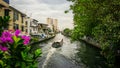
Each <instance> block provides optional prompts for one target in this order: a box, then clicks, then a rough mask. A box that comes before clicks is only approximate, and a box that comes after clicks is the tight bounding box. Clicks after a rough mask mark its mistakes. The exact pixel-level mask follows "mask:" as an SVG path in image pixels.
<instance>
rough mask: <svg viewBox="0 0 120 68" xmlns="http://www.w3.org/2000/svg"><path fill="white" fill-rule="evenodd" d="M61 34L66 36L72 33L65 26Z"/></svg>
mask: <svg viewBox="0 0 120 68" xmlns="http://www.w3.org/2000/svg"><path fill="white" fill-rule="evenodd" d="M63 35H65V36H67V37H71V35H72V30H70V29H69V28H66V29H64V30H63Z"/></svg>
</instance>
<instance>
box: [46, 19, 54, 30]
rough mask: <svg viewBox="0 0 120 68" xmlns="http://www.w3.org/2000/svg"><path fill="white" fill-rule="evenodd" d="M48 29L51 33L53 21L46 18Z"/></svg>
mask: <svg viewBox="0 0 120 68" xmlns="http://www.w3.org/2000/svg"><path fill="white" fill-rule="evenodd" d="M47 24H48V27H49V28H50V29H51V30H52V31H53V19H52V18H47Z"/></svg>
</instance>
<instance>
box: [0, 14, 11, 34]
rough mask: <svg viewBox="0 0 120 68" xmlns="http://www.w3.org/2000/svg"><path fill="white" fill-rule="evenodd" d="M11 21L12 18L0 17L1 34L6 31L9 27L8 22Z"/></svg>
mask: <svg viewBox="0 0 120 68" xmlns="http://www.w3.org/2000/svg"><path fill="white" fill-rule="evenodd" d="M9 20H10V16H4V17H2V16H0V27H1V28H0V33H1V32H3V30H4V29H6V28H7V27H8V22H9Z"/></svg>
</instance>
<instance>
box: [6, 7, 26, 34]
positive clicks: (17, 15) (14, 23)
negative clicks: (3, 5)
mask: <svg viewBox="0 0 120 68" xmlns="http://www.w3.org/2000/svg"><path fill="white" fill-rule="evenodd" d="M9 8H10V13H9V16H10V21H9V28H8V30H16V29H19V30H21V31H22V34H27V23H26V19H27V18H26V14H24V13H22V12H21V11H19V10H17V9H15V8H14V7H12V6H10V7H9Z"/></svg>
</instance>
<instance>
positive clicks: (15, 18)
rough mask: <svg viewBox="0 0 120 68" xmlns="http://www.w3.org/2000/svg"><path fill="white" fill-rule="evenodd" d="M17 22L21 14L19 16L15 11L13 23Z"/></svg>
mask: <svg viewBox="0 0 120 68" xmlns="http://www.w3.org/2000/svg"><path fill="white" fill-rule="evenodd" d="M16 20H19V14H18V12H16V11H14V13H13V21H14V22H15V21H16Z"/></svg>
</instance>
